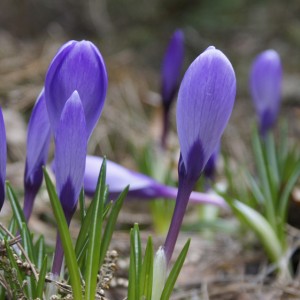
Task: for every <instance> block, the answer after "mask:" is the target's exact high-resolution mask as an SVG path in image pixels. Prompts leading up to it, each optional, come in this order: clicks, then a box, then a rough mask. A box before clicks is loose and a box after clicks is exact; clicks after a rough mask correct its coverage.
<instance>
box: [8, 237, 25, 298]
mask: <svg viewBox="0 0 300 300" xmlns="http://www.w3.org/2000/svg"><path fill="white" fill-rule="evenodd" d="M4 242H5V248H6V253H7V257H8V259H9V262H10V264H11V267H12V269H15V270H16V278H17V280H18V283H19V285H20V286H22V284H23V279H24V276H23V275H22V273H21V271H20V269H19V267H18V265H17V262H16V260H15V258H14V255H13V252H12V250H11V248H10V246H9V244H8V242H7V240H6V239H5V240H4ZM11 284H13V285H15V283H11ZM24 292H25V294H26V296H27V297H28V296H29V295H28V289H24Z"/></svg>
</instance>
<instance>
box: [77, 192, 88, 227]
mask: <svg viewBox="0 0 300 300" xmlns="http://www.w3.org/2000/svg"><path fill="white" fill-rule="evenodd" d="M84 200H85V196H84V189H83V188H82V189H81V191H80V195H79V211H80V219H81V222H83V220H84V217H85V215H86V208H85V201H84Z"/></svg>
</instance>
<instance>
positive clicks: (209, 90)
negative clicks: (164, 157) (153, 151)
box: [177, 47, 236, 181]
mask: <svg viewBox="0 0 300 300" xmlns="http://www.w3.org/2000/svg"><path fill="white" fill-rule="evenodd" d="M235 94H236V79H235V74H234V70H233V68H232V65H231V63H230V62H229V60H228V59H227V57H226V56H225V55H224V54H223V53H222V52H221V51H219V50H217V49H215V48H214V47H209V48H208V49H207V50H206V51H204V52H203V53H202V54H201V55H199V56H198V58H197V59H196V60H195V61H194V62H193V63H192V64H191V66H190V67H189V69H188V70H187V72H186V73H185V75H184V78H183V81H182V83H181V86H180V89H179V93H178V104H177V131H178V137H179V143H180V149H181V154H182V160H183V163H184V167H185V171H186V176H187V177H189V178H190V179H192V180H194V181H195V180H197V179H198V178H199V176H200V174H201V172H202V171H203V168H204V166H205V164H206V163H207V161H208V159H209V157H210V156H211V155H212V153H213V151H214V149H215V148H216V146H217V144H218V142H219V140H220V138H221V135H222V133H223V131H224V130H225V127H226V125H227V123H228V120H229V117H230V115H231V112H232V108H233V104H234V99H235Z"/></svg>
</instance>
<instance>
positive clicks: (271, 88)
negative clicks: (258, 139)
mask: <svg viewBox="0 0 300 300" xmlns="http://www.w3.org/2000/svg"><path fill="white" fill-rule="evenodd" d="M281 84H282V66H281V61H280V56H279V54H278V53H277V52H276V51H275V50H266V51H264V52H262V53H261V54H259V55H258V56H257V57H256V58H255V60H254V62H253V64H252V69H251V74H250V92H251V95H252V98H253V103H254V106H255V109H256V113H257V117H258V122H259V128H260V133H261V134H262V135H265V134H266V132H268V130H270V129H271V128H272V127H273V126H274V123H275V122H276V120H277V117H278V113H279V109H280V102H281Z"/></svg>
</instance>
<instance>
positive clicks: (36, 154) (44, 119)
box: [23, 90, 51, 221]
mask: <svg viewBox="0 0 300 300" xmlns="http://www.w3.org/2000/svg"><path fill="white" fill-rule="evenodd" d="M50 137H51V132H50V123H49V119H48V112H47V108H46V103H45V96H44V90H43V91H42V92H41V94H40V95H39V97H38V99H37V101H36V104H35V105H34V107H33V110H32V113H31V117H30V120H29V124H28V131H27V153H26V164H25V174H24V190H25V196H24V209H23V210H24V215H25V218H26V220H27V221H28V220H29V218H30V215H31V212H32V207H33V203H34V199H35V197H36V194H37V193H38V191H39V189H40V187H41V184H42V181H43V169H42V167H43V166H44V165H45V164H46V162H47V158H48V149H49V143H50Z"/></svg>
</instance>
